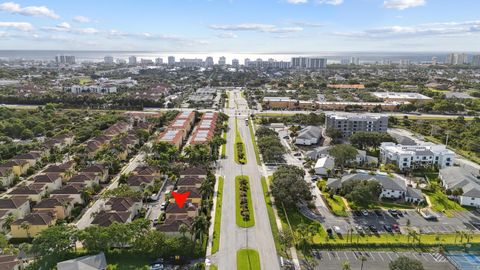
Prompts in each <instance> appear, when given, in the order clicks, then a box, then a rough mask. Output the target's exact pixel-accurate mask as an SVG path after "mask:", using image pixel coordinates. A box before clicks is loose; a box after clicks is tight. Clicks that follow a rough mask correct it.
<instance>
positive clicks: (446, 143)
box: [445, 133, 449, 148]
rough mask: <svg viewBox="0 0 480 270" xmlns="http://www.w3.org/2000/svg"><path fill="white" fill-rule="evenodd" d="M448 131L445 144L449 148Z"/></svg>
mask: <svg viewBox="0 0 480 270" xmlns="http://www.w3.org/2000/svg"><path fill="white" fill-rule="evenodd" d="M448 135H449V134H448V133H447V138H446V139H445V146H446V147H447V148H448Z"/></svg>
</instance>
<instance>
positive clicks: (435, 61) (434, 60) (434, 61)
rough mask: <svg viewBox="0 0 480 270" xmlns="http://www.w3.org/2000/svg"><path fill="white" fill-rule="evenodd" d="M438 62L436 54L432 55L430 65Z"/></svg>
mask: <svg viewBox="0 0 480 270" xmlns="http://www.w3.org/2000/svg"><path fill="white" fill-rule="evenodd" d="M437 64H438V58H437V57H436V56H434V57H432V65H434V66H436V65H437Z"/></svg>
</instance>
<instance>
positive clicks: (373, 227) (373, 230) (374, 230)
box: [368, 225, 378, 233]
mask: <svg viewBox="0 0 480 270" xmlns="http://www.w3.org/2000/svg"><path fill="white" fill-rule="evenodd" d="M368 228H369V229H370V231H371V232H372V233H377V232H378V230H377V227H375V225H370V226H368Z"/></svg>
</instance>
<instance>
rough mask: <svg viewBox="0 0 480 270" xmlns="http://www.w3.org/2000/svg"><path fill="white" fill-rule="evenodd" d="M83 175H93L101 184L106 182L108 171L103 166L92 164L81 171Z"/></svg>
mask: <svg viewBox="0 0 480 270" xmlns="http://www.w3.org/2000/svg"><path fill="white" fill-rule="evenodd" d="M81 173H83V174H93V175H95V176H97V177H99V181H100V182H101V183H105V182H107V180H108V169H107V167H105V166H104V165H103V164H93V165H90V166H87V167H86V168H85V169H83V170H82V171H81Z"/></svg>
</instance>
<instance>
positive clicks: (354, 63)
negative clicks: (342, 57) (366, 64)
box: [350, 56, 360, 66]
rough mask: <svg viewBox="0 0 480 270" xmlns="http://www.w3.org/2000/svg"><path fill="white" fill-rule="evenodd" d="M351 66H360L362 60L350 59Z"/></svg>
mask: <svg viewBox="0 0 480 270" xmlns="http://www.w3.org/2000/svg"><path fill="white" fill-rule="evenodd" d="M350 65H356V66H358V65H360V59H359V58H358V57H354V56H352V57H350Z"/></svg>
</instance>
